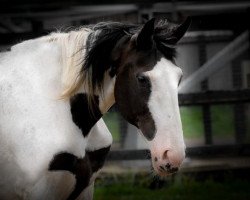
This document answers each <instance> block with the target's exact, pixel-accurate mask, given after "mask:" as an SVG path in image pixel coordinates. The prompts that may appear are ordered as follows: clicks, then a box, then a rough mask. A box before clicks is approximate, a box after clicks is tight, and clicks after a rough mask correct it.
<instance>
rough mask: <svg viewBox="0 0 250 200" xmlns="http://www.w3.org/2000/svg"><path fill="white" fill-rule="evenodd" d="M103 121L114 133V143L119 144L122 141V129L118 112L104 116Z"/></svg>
mask: <svg viewBox="0 0 250 200" xmlns="http://www.w3.org/2000/svg"><path fill="white" fill-rule="evenodd" d="M103 120H104V121H105V124H106V125H107V127H108V129H109V131H110V132H111V133H112V136H113V141H114V142H118V141H119V140H120V128H119V117H118V113H116V112H108V113H106V114H105V115H104V116H103Z"/></svg>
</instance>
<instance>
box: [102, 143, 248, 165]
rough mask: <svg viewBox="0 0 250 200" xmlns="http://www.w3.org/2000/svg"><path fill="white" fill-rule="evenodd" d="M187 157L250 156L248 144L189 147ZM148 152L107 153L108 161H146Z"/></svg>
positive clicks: (124, 151)
mask: <svg viewBox="0 0 250 200" xmlns="http://www.w3.org/2000/svg"><path fill="white" fill-rule="evenodd" d="M186 154H187V157H190V158H199V159H202V158H208V157H213V158H216V157H229V156H250V144H234V145H210V146H201V147H189V148H187V149H186ZM148 159H150V152H149V150H146V149H140V150H113V151H111V152H110V153H109V155H108V157H107V160H108V161H128V160H148Z"/></svg>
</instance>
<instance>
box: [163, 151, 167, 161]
mask: <svg viewBox="0 0 250 200" xmlns="http://www.w3.org/2000/svg"><path fill="white" fill-rule="evenodd" d="M162 159H163V160H167V159H168V150H166V151H165V152H164V153H163V157H162Z"/></svg>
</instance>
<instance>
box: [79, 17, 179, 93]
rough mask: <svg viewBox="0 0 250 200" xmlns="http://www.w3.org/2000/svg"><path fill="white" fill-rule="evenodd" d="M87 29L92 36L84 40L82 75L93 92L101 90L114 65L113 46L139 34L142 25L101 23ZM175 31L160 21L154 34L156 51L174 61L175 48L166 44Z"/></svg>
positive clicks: (171, 26)
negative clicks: (106, 73) (108, 71)
mask: <svg viewBox="0 0 250 200" xmlns="http://www.w3.org/2000/svg"><path fill="white" fill-rule="evenodd" d="M87 28H90V29H91V30H92V31H93V32H91V33H90V34H89V36H88V39H87V44H86V55H85V59H84V63H83V66H82V73H84V74H87V76H86V78H88V81H89V82H90V84H91V85H92V90H94V89H96V88H97V89H102V83H103V78H104V74H105V72H106V71H107V70H108V69H110V68H112V67H113V65H114V63H113V60H112V59H111V52H112V50H113V49H114V47H115V45H116V44H117V42H119V41H120V40H121V39H122V38H124V37H128V38H131V36H132V35H134V34H135V33H136V32H138V31H139V30H140V28H141V25H134V24H123V23H119V22H101V23H98V24H96V25H89V26H87ZM174 28H175V25H173V24H171V23H169V22H168V21H167V20H162V21H159V22H158V23H157V25H156V26H155V32H154V42H155V43H156V48H157V49H158V50H159V51H160V52H161V53H162V54H163V55H164V56H165V57H166V58H167V59H169V60H174V58H175V54H176V50H175V46H174V45H173V44H170V43H169V37H170V36H171V32H172V31H173V29H174ZM92 92H93V91H92Z"/></svg>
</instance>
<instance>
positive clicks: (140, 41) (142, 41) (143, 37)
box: [135, 18, 155, 50]
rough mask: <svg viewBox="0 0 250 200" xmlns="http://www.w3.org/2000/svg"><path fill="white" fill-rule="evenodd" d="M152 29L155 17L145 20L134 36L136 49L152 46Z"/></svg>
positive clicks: (146, 48) (145, 48)
mask: <svg viewBox="0 0 250 200" xmlns="http://www.w3.org/2000/svg"><path fill="white" fill-rule="evenodd" d="M154 29H155V18H152V19H150V20H149V21H147V22H146V24H145V25H144V26H143V27H142V29H141V30H140V32H139V33H138V35H137V37H136V41H135V42H136V48H137V49H138V50H148V49H151V48H152V45H153V34H154Z"/></svg>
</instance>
